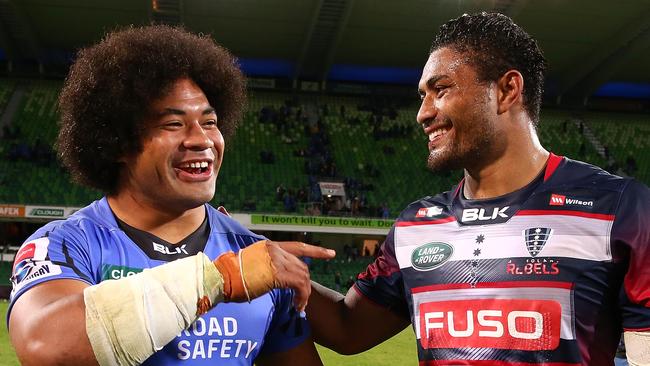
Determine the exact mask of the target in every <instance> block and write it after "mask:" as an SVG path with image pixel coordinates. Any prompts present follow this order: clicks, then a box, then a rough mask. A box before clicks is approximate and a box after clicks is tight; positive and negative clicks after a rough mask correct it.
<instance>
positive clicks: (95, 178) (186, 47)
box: [56, 25, 246, 194]
mask: <svg viewBox="0 0 650 366" xmlns="http://www.w3.org/2000/svg"><path fill="white" fill-rule="evenodd" d="M181 78H189V79H191V80H193V81H194V82H195V83H196V84H197V85H198V86H199V87H200V88H201V90H202V91H203V93H204V94H205V95H206V97H207V99H208V101H209V103H210V104H211V105H212V106H213V107H214V108H215V110H216V113H217V118H218V121H219V122H218V126H219V129H220V130H221V132H222V133H223V135H224V138H228V137H230V136H231V135H232V134H233V133H234V132H235V129H236V128H237V124H238V122H239V119H240V117H241V114H242V110H243V105H244V100H245V97H246V92H245V81H244V76H243V75H242V73H241V71H240V70H239V67H238V65H237V61H236V59H235V58H234V57H233V56H232V54H230V52H229V51H228V50H226V49H225V48H223V47H221V46H220V45H218V44H217V43H215V41H214V40H212V38H210V37H209V36H206V35H196V34H192V33H190V32H188V31H186V30H185V29H183V28H182V27H171V26H167V25H150V26H144V27H133V26H131V27H127V28H124V29H119V30H115V31H113V32H110V33H108V34H107V35H106V36H105V37H104V38H103V39H102V40H101V41H100V42H99V43H98V44H96V45H94V46H91V47H88V48H86V49H82V50H81V51H79V53H78V55H77V59H76V61H75V62H74V64H73V65H72V66H71V69H70V73H69V74H68V77H67V78H66V80H65V83H64V85H63V89H62V91H61V94H60V95H59V110H60V112H61V121H60V130H59V135H58V138H57V143H56V145H57V150H58V153H59V157H60V158H61V161H62V163H63V165H64V166H65V167H66V168H67V169H68V170H69V171H70V173H71V174H72V177H73V179H74V180H75V181H77V182H79V183H81V184H84V185H86V186H89V187H92V188H96V189H99V190H101V191H103V192H104V193H108V194H113V193H115V192H116V190H117V185H118V180H119V177H120V172H121V170H122V167H123V164H122V163H120V162H119V161H120V160H121V159H123V158H125V157H128V156H134V155H137V154H138V153H140V152H141V151H142V142H143V141H142V140H143V132H144V128H143V123H144V118H145V115H146V113H147V112H148V110H147V108H148V106H149V105H150V104H151V103H152V102H153V101H154V100H157V99H160V98H161V97H163V96H164V95H165V94H166V93H167V92H169V90H170V88H171V87H172V85H173V84H174V82H175V81H177V80H178V79H181Z"/></svg>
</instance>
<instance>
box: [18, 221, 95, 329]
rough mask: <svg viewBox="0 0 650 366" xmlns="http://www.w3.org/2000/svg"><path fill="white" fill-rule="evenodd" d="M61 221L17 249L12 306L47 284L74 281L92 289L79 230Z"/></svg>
mask: <svg viewBox="0 0 650 366" xmlns="http://www.w3.org/2000/svg"><path fill="white" fill-rule="evenodd" d="M70 226H71V225H66V224H63V223H62V222H61V221H58V222H52V223H49V224H47V225H45V226H44V227H42V228H41V229H39V230H37V231H36V232H35V233H34V234H33V235H32V236H30V237H29V238H28V239H27V240H26V241H25V242H24V243H23V245H22V246H21V247H20V249H19V250H18V252H17V253H16V256H15V257H14V264H13V268H12V273H11V286H12V290H11V296H10V304H9V311H8V312H7V320H8V319H9V314H10V313H11V306H12V305H13V304H14V302H15V301H16V299H18V298H19V297H20V295H22V294H23V293H25V291H27V290H29V289H30V288H32V287H34V286H36V285H38V284H40V283H42V282H46V281H51V280H58V279H76V280H80V281H84V282H86V283H88V284H89V285H94V284H95V280H94V276H93V272H92V270H91V265H90V262H91V261H90V257H89V253H88V252H87V249H86V248H87V245H85V244H86V243H85V242H84V240H83V239H82V238H83V234H82V233H81V231H80V230H75V229H74V227H73V228H71V227H70Z"/></svg>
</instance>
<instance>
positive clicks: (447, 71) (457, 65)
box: [419, 47, 476, 88]
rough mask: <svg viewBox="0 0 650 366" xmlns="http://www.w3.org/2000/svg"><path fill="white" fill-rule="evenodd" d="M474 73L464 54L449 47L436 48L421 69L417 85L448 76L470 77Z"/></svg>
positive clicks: (422, 86)
mask: <svg viewBox="0 0 650 366" xmlns="http://www.w3.org/2000/svg"><path fill="white" fill-rule="evenodd" d="M475 75H476V72H475V71H474V68H473V67H472V66H471V65H470V63H469V58H468V56H467V55H466V54H463V53H460V52H458V51H455V50H453V49H451V48H449V47H442V48H438V49H436V50H435V51H433V52H431V54H430V55H429V58H428V59H427V63H426V64H425V65H424V68H423V69H422V76H421V78H420V82H419V87H420V88H424V87H425V86H426V84H427V82H428V81H430V80H434V79H439V78H443V77H448V78H451V79H465V78H468V77H470V78H472V77H474V76H475Z"/></svg>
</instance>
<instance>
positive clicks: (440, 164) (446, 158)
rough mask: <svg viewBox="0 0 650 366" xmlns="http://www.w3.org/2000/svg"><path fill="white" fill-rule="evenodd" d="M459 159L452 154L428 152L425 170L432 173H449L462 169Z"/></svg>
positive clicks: (447, 152)
mask: <svg viewBox="0 0 650 366" xmlns="http://www.w3.org/2000/svg"><path fill="white" fill-rule="evenodd" d="M461 165H462V164H461V162H460V159H458V157H457V156H455V155H454V154H453V153H452V152H449V151H445V152H440V153H437V152H433V151H432V152H430V153H429V157H428V158H427V168H428V169H429V170H431V171H432V172H434V173H443V172H449V171H452V170H457V169H460V168H462V166H461Z"/></svg>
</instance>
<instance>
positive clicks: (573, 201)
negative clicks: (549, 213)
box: [548, 193, 594, 208]
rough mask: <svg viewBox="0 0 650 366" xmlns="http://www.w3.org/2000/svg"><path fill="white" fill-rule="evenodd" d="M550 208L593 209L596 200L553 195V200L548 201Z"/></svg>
mask: <svg viewBox="0 0 650 366" xmlns="http://www.w3.org/2000/svg"><path fill="white" fill-rule="evenodd" d="M548 204H549V206H578V207H585V208H593V207H594V200H587V199H580V198H571V197H567V196H565V195H562V194H555V193H552V194H551V199H550V200H549V201H548Z"/></svg>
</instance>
